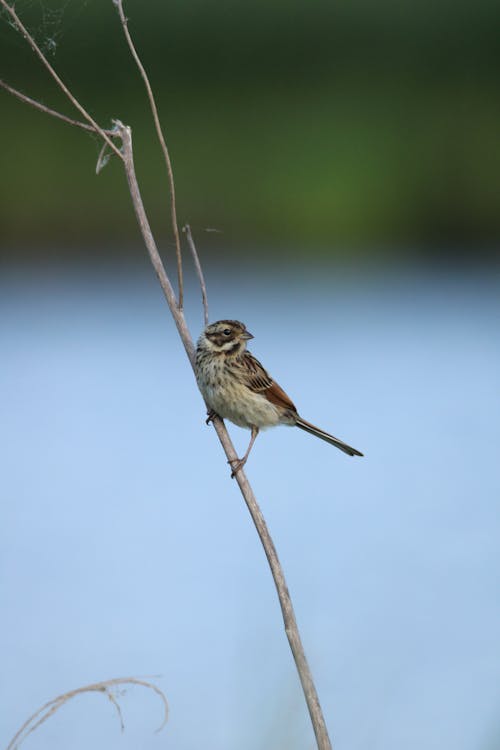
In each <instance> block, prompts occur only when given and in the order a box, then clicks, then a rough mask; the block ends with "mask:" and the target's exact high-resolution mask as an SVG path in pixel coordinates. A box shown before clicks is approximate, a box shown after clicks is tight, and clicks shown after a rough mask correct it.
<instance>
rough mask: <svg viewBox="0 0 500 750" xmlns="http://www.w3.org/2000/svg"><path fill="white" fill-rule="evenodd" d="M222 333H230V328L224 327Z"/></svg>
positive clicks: (226, 334) (225, 334) (227, 334)
mask: <svg viewBox="0 0 500 750" xmlns="http://www.w3.org/2000/svg"><path fill="white" fill-rule="evenodd" d="M222 333H223V334H224V336H230V335H231V329H230V328H224V330H223V331H222Z"/></svg>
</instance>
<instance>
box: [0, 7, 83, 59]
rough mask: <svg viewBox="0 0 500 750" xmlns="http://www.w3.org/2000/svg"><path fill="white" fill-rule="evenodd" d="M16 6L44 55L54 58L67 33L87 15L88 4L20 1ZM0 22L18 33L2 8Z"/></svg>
mask: <svg viewBox="0 0 500 750" xmlns="http://www.w3.org/2000/svg"><path fill="white" fill-rule="evenodd" d="M13 4H14V5H15V7H16V11H17V12H18V14H19V16H20V17H21V18H22V19H23V23H25V24H26V26H27V27H28V28H29V30H30V34H32V36H33V38H34V40H35V41H36V43H37V44H38V46H39V47H40V49H41V50H42V52H43V53H44V54H45V55H47V56H52V57H53V56H54V55H55V54H56V52H57V49H58V47H59V43H60V41H61V39H62V38H63V36H64V34H65V33H66V31H68V29H70V28H71V26H73V25H74V24H75V23H76V21H77V20H78V17H79V16H80V15H81V13H83V12H84V10H85V8H86V6H87V4H88V0H17V2H15V3H13ZM70 6H71V7H70ZM0 20H1V21H2V22H5V23H6V24H8V25H9V26H10V27H12V28H14V29H15V30H16V31H17V29H16V26H15V24H14V23H13V22H12V20H11V19H10V17H9V16H8V14H7V12H6V11H5V10H4V9H3V8H2V9H0Z"/></svg>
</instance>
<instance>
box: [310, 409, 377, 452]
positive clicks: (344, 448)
mask: <svg viewBox="0 0 500 750" xmlns="http://www.w3.org/2000/svg"><path fill="white" fill-rule="evenodd" d="M296 425H297V427H300V429H301V430H305V431H306V432H310V433H311V435H316V437H319V438H321V439H322V440H325V441H326V442H327V443H330V445H334V446H335V447H336V448H339V449H340V450H341V451H344V453H347V455H348V456H362V455H363V454H362V453H360V452H359V451H357V450H356V448H351V446H350V445H347V443H343V442H342V440H339V439H338V438H336V437H333V435H330V434H329V433H328V432H325V431H324V430H320V429H319V427H315V426H314V425H313V424H311V423H310V422H306V420H305V419H302V417H297V421H296Z"/></svg>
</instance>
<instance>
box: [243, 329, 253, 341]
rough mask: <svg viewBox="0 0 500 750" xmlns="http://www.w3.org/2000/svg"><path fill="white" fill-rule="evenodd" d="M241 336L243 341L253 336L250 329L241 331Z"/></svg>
mask: <svg viewBox="0 0 500 750" xmlns="http://www.w3.org/2000/svg"><path fill="white" fill-rule="evenodd" d="M241 338H242V339H244V340H245V341H248V340H249V339H253V336H252V334H251V333H250V331H243V333H242V334H241Z"/></svg>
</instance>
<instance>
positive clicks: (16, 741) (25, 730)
mask: <svg viewBox="0 0 500 750" xmlns="http://www.w3.org/2000/svg"><path fill="white" fill-rule="evenodd" d="M127 685H140V686H141V687H145V688H147V689H148V690H152V691H153V692H154V693H156V695H158V696H159V697H160V699H161V701H162V703H163V721H162V723H161V724H160V726H159V727H158V729H157V730H156V731H157V732H160V731H161V730H162V729H163V727H164V726H165V724H166V723H167V720H168V703H167V699H166V697H165V695H164V693H163V691H162V690H160V688H159V687H157V686H156V685H154V684H153V683H152V682H149V681H148V680H141V679H138V678H137V677H115V678H113V679H112V680H104V681H103V682H95V683H93V684H91V685H84V686H83V687H79V688H76V689H75V690H69V691H68V692H67V693H63V694H62V695H58V696H57V698H53V699H52V700H50V701H48V702H47V703H45V704H44V705H43V706H41V708H39V709H38V710H37V711H35V713H34V714H32V715H31V716H30V717H29V718H28V719H26V721H25V722H24V724H23V725H22V727H20V728H19V729H18V731H17V732H16V733H15V735H14V737H13V738H12V739H11V741H10V742H9V744H8V745H7V750H17V748H18V747H19V746H20V745H22V743H23V742H24V740H25V739H26V738H27V737H28V736H29V735H30V734H32V732H35V731H36V730H37V729H38V727H40V726H41V725H42V724H44V723H45V722H46V721H47V720H48V719H50V717H51V716H53V715H54V714H55V713H56V712H57V711H59V709H60V708H62V706H64V705H65V704H66V703H68V701H70V700H72V699H73V698H75V697H76V696H77V695H81V694H82V693H103V694H104V695H105V696H106V697H107V698H108V699H109V701H110V702H111V703H112V704H113V706H114V707H115V709H116V712H117V714H118V718H119V721H120V727H121V729H122V731H123V729H124V728H125V725H124V723H123V715H122V711H121V708H120V704H119V703H118V699H117V696H116V694H115V693H114V692H113V690H114V689H116V688H117V687H123V686H127Z"/></svg>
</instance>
